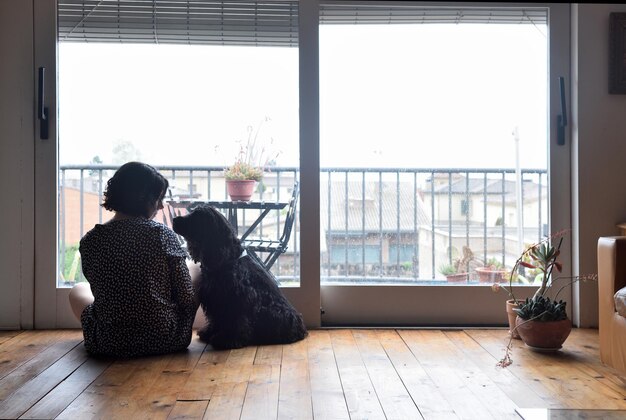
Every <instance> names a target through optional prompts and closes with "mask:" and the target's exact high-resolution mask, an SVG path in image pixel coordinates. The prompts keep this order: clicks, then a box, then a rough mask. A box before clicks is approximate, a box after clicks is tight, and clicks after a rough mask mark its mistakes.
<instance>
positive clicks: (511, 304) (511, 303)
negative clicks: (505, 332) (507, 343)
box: [506, 299, 520, 340]
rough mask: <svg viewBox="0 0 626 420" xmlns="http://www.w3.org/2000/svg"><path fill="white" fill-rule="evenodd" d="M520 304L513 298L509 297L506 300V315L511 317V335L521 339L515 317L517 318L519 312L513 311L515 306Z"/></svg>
mask: <svg viewBox="0 0 626 420" xmlns="http://www.w3.org/2000/svg"><path fill="white" fill-rule="evenodd" d="M518 306H519V305H518V304H517V303H516V302H515V301H513V299H509V300H507V301H506V316H507V317H508V318H509V334H511V337H513V338H515V339H517V340H519V339H520V336H519V333H518V332H517V329H516V328H515V319H516V318H517V314H516V313H515V312H514V311H513V309H514V308H517V307H518Z"/></svg>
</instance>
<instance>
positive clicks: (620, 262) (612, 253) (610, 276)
mask: <svg viewBox="0 0 626 420" xmlns="http://www.w3.org/2000/svg"><path fill="white" fill-rule="evenodd" d="M625 286H626V236H612V237H602V238H600V239H599V240H598V297H599V312H600V313H599V316H600V330H601V331H602V328H603V325H604V329H605V331H606V330H607V329H609V327H608V325H609V323H610V319H611V318H612V317H613V314H614V313H615V301H614V299H613V296H614V295H615V292H617V291H618V290H619V289H621V288H622V287H625Z"/></svg>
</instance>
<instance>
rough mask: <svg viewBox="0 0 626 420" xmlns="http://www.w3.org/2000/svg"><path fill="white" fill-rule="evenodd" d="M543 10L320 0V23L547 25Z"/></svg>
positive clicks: (536, 8) (530, 7) (545, 13)
mask: <svg viewBox="0 0 626 420" xmlns="http://www.w3.org/2000/svg"><path fill="white" fill-rule="evenodd" d="M547 14H548V12H547V10H546V8H545V7H532V6H529V7H517V6H511V7H508V6H507V7H491V6H487V7H478V6H469V5H468V6H467V7H465V6H462V7H459V6H449V7H448V6H445V5H441V6H440V5H435V6H433V5H432V4H430V5H428V6H426V5H423V4H419V3H409V2H390V1H378V2H374V1H343V2H333V1H323V0H322V1H321V2H320V23H322V24H393V23H397V24H408V23H413V24H415V23H450V24H458V23H498V24H535V25H545V24H546V23H547Z"/></svg>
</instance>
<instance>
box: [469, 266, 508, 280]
mask: <svg viewBox="0 0 626 420" xmlns="http://www.w3.org/2000/svg"><path fill="white" fill-rule="evenodd" d="M506 273H507V271H506V270H494V269H492V268H490V267H478V268H476V274H478V281H479V282H480V283H502V282H504V276H505V275H506Z"/></svg>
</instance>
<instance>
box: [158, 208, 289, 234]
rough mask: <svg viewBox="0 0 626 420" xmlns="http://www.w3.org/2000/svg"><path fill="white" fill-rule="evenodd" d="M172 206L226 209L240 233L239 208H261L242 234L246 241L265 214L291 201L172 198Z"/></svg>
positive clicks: (188, 209)
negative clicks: (207, 206) (204, 206)
mask: <svg viewBox="0 0 626 420" xmlns="http://www.w3.org/2000/svg"><path fill="white" fill-rule="evenodd" d="M167 204H169V205H170V206H172V207H173V208H174V209H185V210H186V211H192V210H193V209H194V208H195V207H197V206H200V205H209V206H212V207H215V208H216V209H221V210H226V218H227V219H228V221H229V222H230V224H231V226H233V227H234V228H235V232H237V235H239V227H238V226H239V224H238V221H237V210H239V209H242V210H261V212H260V213H259V215H258V217H257V218H256V220H255V221H254V223H252V224H251V225H250V226H249V227H248V228H247V229H246V231H245V232H244V233H243V235H241V236H240V239H241V241H242V242H243V241H245V240H246V238H247V237H248V235H250V234H251V233H252V232H253V231H254V229H256V227H257V226H259V224H260V223H261V222H262V221H263V219H264V218H265V216H267V215H268V214H269V212H270V211H272V210H282V209H284V208H285V207H287V205H288V204H289V203H287V202H273V201H196V200H180V201H177V200H172V201H168V203H167Z"/></svg>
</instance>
